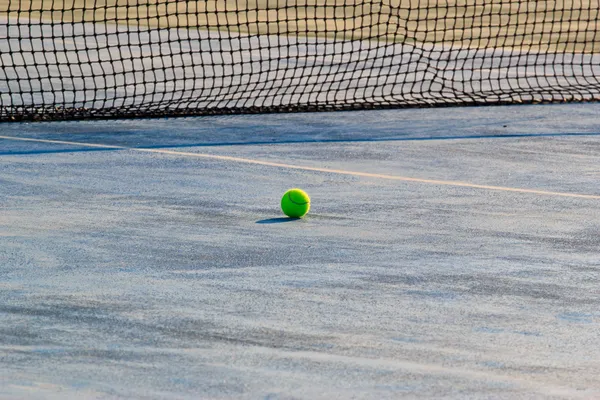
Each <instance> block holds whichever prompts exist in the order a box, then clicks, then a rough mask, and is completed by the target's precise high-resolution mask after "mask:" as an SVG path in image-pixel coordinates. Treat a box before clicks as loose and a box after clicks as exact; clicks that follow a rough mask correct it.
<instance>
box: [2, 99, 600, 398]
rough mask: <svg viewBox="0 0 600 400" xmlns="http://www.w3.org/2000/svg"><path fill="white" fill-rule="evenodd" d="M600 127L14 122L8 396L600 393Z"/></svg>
mask: <svg viewBox="0 0 600 400" xmlns="http://www.w3.org/2000/svg"><path fill="white" fill-rule="evenodd" d="M598 115H600V105H564V106H562V105H561V106H526V107H497V108H469V109H461V108H456V109H444V110H406V111H382V112H380V111H377V112H361V113H336V114H333V113H332V114H293V115H262V116H236V117H207V118H196V119H193V118H190V119H180V120H176V119H169V120H164V119H161V120H143V121H126V122H94V123H86V122H83V123H52V124H9V125H6V124H5V125H0V136H1V137H2V138H1V139H0V202H1V208H0V398H2V399H14V398H34V399H35V398H40V399H41V398H44V399H53V398H56V399H65V398H82V397H86V398H132V397H133V398H173V399H179V398H190V399H192V398H232V399H233V398H236V399H237V398H247V399H270V400H274V399H293V398H305V399H317V398H322V399H331V398H358V399H366V398H370V399H371V398H389V399H396V398H401V397H407V398H411V397H413V398H414V397H419V398H456V399H462V398H504V399H515V398H557V399H558V398H590V399H591V398H598V397H599V396H600V378H599V377H600V362H599V361H598V360H600V346H598V344H599V343H600V333H599V332H600V329H599V328H600V326H599V325H600V312H599V311H598V310H599V309H600V289H599V285H598V284H599V280H600V274H599V271H600V257H599V252H598V249H599V247H600V239H599V238H598V234H599V232H600V212H599V211H598V209H599V205H600V184H599V183H598V182H599V179H600V167H599V166H600V153H599V152H598V148H599V146H600V131H599V128H598V127H599V120H598V118H597V116H598ZM24 139H27V140H24ZM76 143H80V144H76ZM292 186H299V187H302V188H304V189H305V190H307V191H308V192H309V193H310V194H311V195H312V200H313V205H312V208H311V213H310V214H309V216H308V217H307V218H306V219H305V220H300V221H288V220H285V219H282V218H281V214H280V211H279V208H278V202H279V197H280V195H281V194H282V193H283V192H284V191H285V190H286V189H288V188H289V187H292ZM573 195H575V196H573ZM578 195H581V196H578Z"/></svg>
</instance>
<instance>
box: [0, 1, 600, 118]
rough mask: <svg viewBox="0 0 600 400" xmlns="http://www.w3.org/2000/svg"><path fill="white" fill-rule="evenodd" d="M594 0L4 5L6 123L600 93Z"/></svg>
mask: <svg viewBox="0 0 600 400" xmlns="http://www.w3.org/2000/svg"><path fill="white" fill-rule="evenodd" d="M599 23H600V4H599V0H466V1H465V0H204V1H175V0H150V1H142V0H0V121H22V120H56V119H85V118H127V117H153V116H154V117H156V116H177V115H206V114H225V113H251V112H280V111H283V112H287V111H290V112H291V111H326V110H348V109H367V108H400V107H426V106H444V105H479V104H512V103H537V102H564V101H596V100H600V26H599Z"/></svg>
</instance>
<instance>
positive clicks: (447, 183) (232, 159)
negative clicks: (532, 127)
mask: <svg viewBox="0 0 600 400" xmlns="http://www.w3.org/2000/svg"><path fill="white" fill-rule="evenodd" d="M0 139H6V140H17V141H23V142H37V143H49V144H63V145H69V146H81V147H90V148H101V149H114V150H130V151H137V152H143V153H154V154H165V155H171V156H177V157H194V158H204V159H210V160H218V161H228V162H235V163H245V164H254V165H262V166H265V167H274V168H285V169H294V170H301V171H310V172H323V173H328V174H338V175H350V176H357V177H363V178H376V179H386V180H394V181H402V182H414V183H425V184H430V185H439V186H454V187H464V188H470V189H482V190H493V191H501V192H514V193H524V194H535V195H541V196H557V197H571V198H578V199H588V200H600V195H594V194H581V193H566V192H554V191H547V190H537V189H526V188H514V187H507V186H494V185H479V184H476V183H469V182H461V181H445V180H438V179H422V178H411V177H408V176H401V175H388V174H376V173H370V172H359V171H348V170H343V169H333V168H320V167H308V166H303V165H295V164H287V163H280V162H272V161H263V160H255V159H251V158H242V157H232V156H220V155H215V154H205V153H191V152H186V151H177V150H165V149H144V148H136V147H125V146H114V145H104V144H94V143H81V142H72V141H65V140H48V139H33V138H19V137H13V136H0Z"/></svg>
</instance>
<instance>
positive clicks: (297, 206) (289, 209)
mask: <svg viewBox="0 0 600 400" xmlns="http://www.w3.org/2000/svg"><path fill="white" fill-rule="evenodd" d="M281 209H282V210H283V213H284V214H285V215H287V216H288V217H291V218H301V217H303V216H305V215H306V213H307V212H308V210H309V209H310V197H308V195H307V194H306V192H305V191H304V190H300V189H290V190H288V191H287V192H285V194H284V195H283V197H282V198H281Z"/></svg>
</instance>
